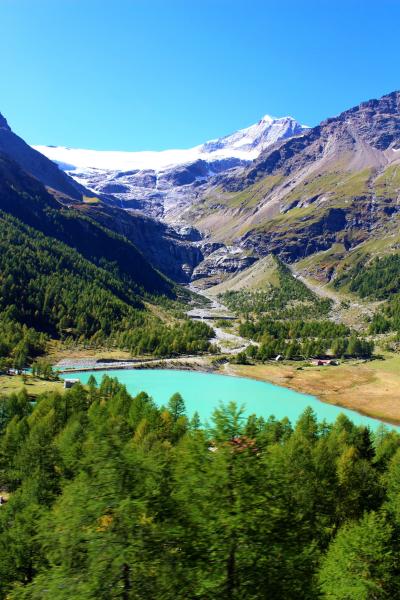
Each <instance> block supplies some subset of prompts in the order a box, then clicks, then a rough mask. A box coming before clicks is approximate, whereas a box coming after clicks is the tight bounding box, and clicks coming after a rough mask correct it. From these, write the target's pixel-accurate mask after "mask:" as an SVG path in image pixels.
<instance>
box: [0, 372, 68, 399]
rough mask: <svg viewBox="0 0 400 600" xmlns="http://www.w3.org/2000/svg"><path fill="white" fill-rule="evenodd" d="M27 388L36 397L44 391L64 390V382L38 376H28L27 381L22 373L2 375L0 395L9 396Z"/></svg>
mask: <svg viewBox="0 0 400 600" xmlns="http://www.w3.org/2000/svg"><path fill="white" fill-rule="evenodd" d="M24 387H25V388H26V390H27V392H28V394H29V396H31V397H33V398H34V397H36V396H38V395H39V394H43V393H44V392H51V391H59V392H62V391H63V389H64V384H63V382H62V381H45V380H43V379H39V378H38V377H31V376H29V375H28V376H27V378H26V383H24V380H23V378H22V377H21V376H20V375H0V396H8V395H10V394H13V393H16V392H19V391H20V390H21V389H22V388H24Z"/></svg>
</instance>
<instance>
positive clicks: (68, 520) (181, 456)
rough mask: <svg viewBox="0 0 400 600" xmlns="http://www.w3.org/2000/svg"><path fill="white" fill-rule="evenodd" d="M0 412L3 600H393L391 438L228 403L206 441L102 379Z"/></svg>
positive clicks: (398, 526)
mask: <svg viewBox="0 0 400 600" xmlns="http://www.w3.org/2000/svg"><path fill="white" fill-rule="evenodd" d="M0 407H1V413H0V431H1V434H0V495H3V496H4V498H5V499H7V500H8V501H7V502H6V503H5V504H2V505H0V598H3V599H6V598H7V599H8V600H46V599H47V598H48V599H49V600H67V599H68V600H70V599H71V598H74V599H75V598H76V599H79V600H92V599H95V598H96V599H98V600H101V599H104V600H110V599H114V598H115V599H123V600H142V599H143V598H151V599H152V600H187V599H188V598H199V599H202V600H216V599H221V600H233V599H244V598H250V599H252V600H259V599H260V600H261V599H268V600H283V599H284V600H314V599H315V600H317V599H321V600H322V599H327V600H328V599H330V600H332V599H335V600H345V599H349V600H350V599H351V600H381V599H382V600H383V599H384V598H393V599H394V598H398V597H399V594H400V584H399V582H400V572H399V558H400V546H399V539H400V538H399V532H400V513H399V505H400V485H399V481H400V470H399V469H400V436H399V435H398V434H397V433H395V432H393V431H389V430H387V429H385V428H384V427H381V428H380V429H379V430H378V431H377V432H376V433H375V434H372V433H371V432H370V431H369V430H368V429H366V428H364V427H356V426H355V425H354V424H353V423H352V422H351V421H349V419H348V418H347V417H345V416H344V415H342V416H340V417H338V419H337V421H336V422H335V423H334V424H327V423H325V422H324V423H318V422H317V420H316V418H315V416H314V414H313V412H312V411H311V409H307V410H306V411H305V412H304V414H303V415H302V416H301V417H300V418H299V420H298V422H297V423H296V424H293V425H292V424H290V423H289V421H288V420H287V419H283V420H282V421H277V420H275V419H274V418H273V417H271V418H270V419H268V420H266V421H265V420H264V419H262V418H257V417H256V416H255V415H253V416H250V417H249V418H247V419H246V418H244V417H243V414H242V412H241V410H240V409H238V408H237V407H236V406H235V405H234V404H232V405H229V406H225V407H224V406H221V407H220V408H218V409H217V410H216V411H215V412H214V416H213V419H212V421H211V423H210V425H209V426H207V427H204V426H202V425H201V424H200V423H199V419H198V417H197V416H196V415H195V416H194V417H193V418H192V419H191V420H188V418H187V417H186V415H185V409H184V403H183V401H182V398H181V397H180V396H179V394H175V395H174V396H173V397H172V398H171V400H170V401H169V403H168V405H167V407H166V408H157V407H156V406H155V404H154V403H153V401H152V400H151V398H149V397H148V396H147V395H146V394H145V393H141V394H139V395H138V396H137V397H135V398H131V397H130V396H129V395H128V393H127V392H126V390H125V388H124V387H123V386H121V385H120V384H119V383H118V382H117V381H116V380H112V379H110V378H107V377H106V378H104V379H103V381H102V383H101V385H100V386H99V387H98V386H97V384H96V381H95V380H94V378H92V379H91V380H90V381H89V384H88V386H87V387H86V388H83V387H81V386H76V387H74V388H73V389H72V390H69V391H67V392H66V393H65V394H64V395H62V396H61V395H58V394H55V393H52V394H47V395H44V396H42V397H41V398H39V400H38V402H37V404H36V405H35V406H32V404H31V403H30V402H29V401H28V398H27V396H26V395H25V394H24V393H23V392H21V393H20V394H19V395H18V396H11V397H9V398H7V399H4V398H3V399H2V401H1V404H0Z"/></svg>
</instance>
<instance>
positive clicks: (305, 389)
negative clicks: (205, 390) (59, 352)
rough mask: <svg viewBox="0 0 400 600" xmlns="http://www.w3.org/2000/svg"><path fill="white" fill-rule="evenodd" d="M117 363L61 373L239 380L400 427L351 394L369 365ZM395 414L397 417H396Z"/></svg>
mask: <svg viewBox="0 0 400 600" xmlns="http://www.w3.org/2000/svg"><path fill="white" fill-rule="evenodd" d="M124 362H125V361H124ZM117 364H118V363H117V362H116V363H115V364H107V365H105V364H104V363H103V364H102V365H101V366H100V365H99V366H98V367H97V368H93V367H90V368H89V367H88V368H86V369H85V368H75V369H68V370H63V371H62V373H64V374H71V375H73V374H74V373H76V372H78V371H80V372H84V371H96V370H97V371H113V370H129V369H132V370H143V369H163V370H164V369H168V370H176V371H197V372H202V373H209V374H215V375H222V376H231V377H241V378H245V379H252V380H255V381H262V382H265V383H271V384H274V385H278V386H280V387H284V388H287V389H290V390H293V391H295V392H298V393H302V394H310V395H312V396H314V397H315V398H317V399H318V400H319V401H320V402H323V403H326V404H330V405H333V406H336V407H338V408H343V409H348V410H352V411H354V412H357V413H358V414H360V415H362V416H365V417H371V418H373V419H378V420H380V421H382V423H384V424H387V425H389V426H390V425H394V426H399V425H400V409H398V410H397V411H396V412H394V411H393V410H390V409H391V408H392V409H393V407H392V406H390V407H387V408H386V410H385V403H384V402H383V401H382V403H383V407H382V406H377V405H376V404H377V403H376V401H375V403H374V404H372V406H365V402H364V403H362V402H359V401H358V400H357V398H356V399H354V393H355V391H356V390H357V387H354V385H353V384H354V382H353V379H354V378H355V376H356V375H359V374H360V373H364V372H365V370H366V369H367V368H368V366H367V367H366V366H365V365H362V364H351V365H341V366H339V367H323V368H322V370H321V369H317V368H313V367H311V368H306V369H301V370H299V369H298V368H297V367H293V366H291V365H286V364H278V365H276V364H273V363H271V364H270V363H266V364H264V365H258V364H257V365H235V364H231V363H225V364H224V365H213V364H212V363H211V360H210V357H204V356H203V357H185V358H174V359H165V360H156V359H155V360H151V359H150V360H148V361H143V362H141V361H138V362H134V363H132V364H131V365H130V366H121V367H118V366H116V365H117ZM349 373H350V374H351V375H352V377H350V376H348V374H349ZM336 375H338V376H339V378H342V379H343V381H344V382H347V383H348V386H347V387H346V386H342V389H340V390H338V389H337V382H335V381H332V379H333V378H332V376H336ZM352 378H353V379H352ZM355 385H356V384H355ZM399 385H400V378H399ZM369 386H370V388H371V389H373V390H374V393H375V396H376V389H375V388H377V387H379V382H375V381H373V382H372V383H371V382H370V384H369ZM364 388H365V381H361V382H360V385H359V395H360V394H361V395H362V393H363V389H364ZM370 391H371V390H370ZM382 393H383V392H382ZM375 400H376V398H375ZM390 401H393V398H392V397H390ZM379 404H380V403H379V402H378V405H379ZM396 413H397V414H398V415H399V416H397V414H396Z"/></svg>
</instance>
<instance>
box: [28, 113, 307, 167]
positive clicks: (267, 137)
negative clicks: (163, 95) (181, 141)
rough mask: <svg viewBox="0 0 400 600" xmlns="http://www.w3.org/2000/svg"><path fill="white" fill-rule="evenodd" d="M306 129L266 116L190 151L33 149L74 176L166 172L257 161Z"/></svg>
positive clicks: (60, 147) (59, 147) (283, 119)
mask: <svg viewBox="0 0 400 600" xmlns="http://www.w3.org/2000/svg"><path fill="white" fill-rule="evenodd" d="M304 129H306V128H305V127H304V126H303V125H300V124H299V123H298V122H297V121H296V120H295V119H293V118H292V117H283V118H274V117H271V116H269V115H265V116H264V117H263V118H262V119H261V120H260V121H259V122H258V123H256V124H255V125H251V126H250V127H247V128H245V129H240V130H239V131H236V132H235V133H232V134H230V135H227V136H224V137H221V138H217V139H215V140H211V141H209V142H206V143H205V144H202V145H200V146H195V147H194V148H189V149H187V150H161V151H156V152H155V151H144V152H120V151H108V150H107V151H104V150H84V149H77V148H66V147H63V146H34V148H35V149H36V150H38V151H39V152H41V153H42V154H44V155H45V156H47V157H48V158H50V159H51V160H53V161H54V162H56V163H58V164H59V166H60V168H61V169H62V170H65V171H68V172H70V174H72V175H73V171H75V170H79V171H80V170H82V169H101V170H108V171H128V170H132V169H139V170H143V169H146V170H147V169H151V170H154V171H163V170H165V169H168V168H171V167H174V166H177V165H183V164H188V163H191V162H194V161H196V160H199V159H200V160H206V161H213V160H220V159H222V158H224V159H226V158H236V159H240V160H242V161H251V160H254V159H255V158H257V156H258V154H259V153H260V152H261V150H264V149H265V148H266V147H267V146H270V145H271V144H273V143H275V142H276V141H278V140H280V139H285V138H287V137H291V136H293V135H298V134H300V133H302V131H304Z"/></svg>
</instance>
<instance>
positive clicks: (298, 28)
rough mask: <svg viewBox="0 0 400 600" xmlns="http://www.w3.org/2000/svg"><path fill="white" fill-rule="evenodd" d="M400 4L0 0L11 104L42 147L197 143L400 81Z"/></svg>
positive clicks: (333, 105)
mask: <svg viewBox="0 0 400 600" xmlns="http://www.w3.org/2000/svg"><path fill="white" fill-rule="evenodd" d="M399 31H400V0H379V2H378V1H376V0H276V1H275V0H0V112H2V113H3V114H4V115H5V116H6V118H7V119H8V120H9V122H10V125H11V126H12V127H13V129H14V130H15V131H16V132H17V133H19V134H20V135H21V136H22V137H24V138H25V139H26V140H27V141H28V142H29V143H32V144H54V145H65V146H71V147H80V148H94V149H110V150H118V149H119V150H147V149H152V150H158V149H164V148H185V147H190V146H193V145H196V144H198V143H201V142H203V141H206V140H207V139H210V138H213V137H218V136H220V135H224V134H227V133H230V132H232V131H234V130H236V129H239V128H241V127H246V126H248V125H250V124H252V123H254V122H256V121H258V120H259V119H260V118H261V117H262V116H263V115H264V114H266V113H268V114H271V115H273V116H285V115H288V114H290V115H292V116H293V117H295V118H297V119H298V120H299V121H301V122H302V123H305V124H307V125H314V124H316V123H318V122H319V121H320V120H322V119H324V118H326V117H328V116H333V115H335V114H337V113H339V112H341V111H342V110H344V109H346V108H349V107H351V106H353V105H355V104H358V103H359V102H360V101H362V100H366V99H369V98H376V97H379V96H381V95H383V94H385V93H388V92H390V91H393V90H395V89H399V88H400V45H399Z"/></svg>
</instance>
